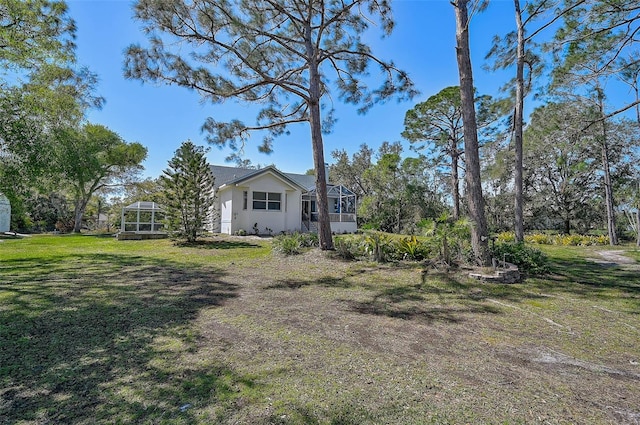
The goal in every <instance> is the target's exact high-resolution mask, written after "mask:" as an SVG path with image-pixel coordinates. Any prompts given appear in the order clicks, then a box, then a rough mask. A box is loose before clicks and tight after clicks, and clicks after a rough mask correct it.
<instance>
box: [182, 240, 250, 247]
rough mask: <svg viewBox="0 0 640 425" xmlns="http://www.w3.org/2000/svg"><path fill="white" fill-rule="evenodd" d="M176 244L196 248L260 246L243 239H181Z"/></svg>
mask: <svg viewBox="0 0 640 425" xmlns="http://www.w3.org/2000/svg"><path fill="white" fill-rule="evenodd" d="M176 246H179V247H181V248H197V249H240V248H262V246H261V245H259V244H255V243H250V242H243V241H225V240H223V241H210V240H201V241H194V242H186V241H181V242H177V243H176Z"/></svg>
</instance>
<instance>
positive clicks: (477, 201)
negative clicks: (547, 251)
mask: <svg viewBox="0 0 640 425" xmlns="http://www.w3.org/2000/svg"><path fill="white" fill-rule="evenodd" d="M467 3H468V0H455V1H453V2H452V5H453V7H454V10H455V15H456V44H457V45H456V56H457V59H458V72H459V74H460V98H461V101H462V121H463V124H464V154H465V164H466V175H465V179H466V183H467V200H468V203H469V215H470V217H471V220H472V222H473V225H472V228H471V246H472V247H473V253H474V255H475V257H476V262H477V263H478V265H482V266H488V265H490V264H491V254H490V251H489V242H488V239H489V238H488V236H487V221H486V218H485V214H484V199H483V197H482V182H481V180H480V154H479V150H478V126H477V123H476V111H475V105H474V88H473V71H472V68H471V53H470V49H469V15H468V11H467Z"/></svg>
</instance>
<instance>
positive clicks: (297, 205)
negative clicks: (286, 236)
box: [218, 174, 302, 235]
mask: <svg viewBox="0 0 640 425" xmlns="http://www.w3.org/2000/svg"><path fill="white" fill-rule="evenodd" d="M245 191H246V192H247V205H246V207H247V208H246V209H245V208H244V194H243V192H245ZM254 192H265V193H279V194H280V210H278V211H275V210H262V209H253V193H254ZM218 198H219V201H220V232H221V233H226V234H233V233H235V232H237V231H238V230H240V229H243V230H245V231H246V232H247V233H249V234H251V233H254V227H256V228H257V229H258V233H260V234H267V233H272V234H274V235H275V234H278V233H280V232H283V231H286V232H293V231H296V230H297V231H299V230H300V222H301V215H302V192H301V191H300V190H299V189H294V188H293V187H292V186H290V185H289V184H287V183H285V182H283V181H282V180H281V179H279V178H277V177H274V176H273V175H271V174H264V175H261V176H258V177H256V178H255V179H252V180H250V181H248V182H245V183H244V184H242V185H237V186H231V187H228V188H224V189H223V190H221V191H219V193H218Z"/></svg>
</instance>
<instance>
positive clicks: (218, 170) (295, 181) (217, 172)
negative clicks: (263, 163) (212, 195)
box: [211, 165, 314, 190]
mask: <svg viewBox="0 0 640 425" xmlns="http://www.w3.org/2000/svg"><path fill="white" fill-rule="evenodd" d="M211 172H212V173H213V176H214V177H215V183H214V185H215V188H216V189H218V188H220V187H222V186H231V185H235V184H239V183H242V182H243V181H247V180H250V179H252V178H254V177H258V176H259V175H261V174H265V173H269V172H270V173H273V174H275V175H276V176H277V177H279V178H281V179H282V180H284V181H285V182H287V183H288V184H290V185H292V186H295V187H298V188H300V189H302V190H308V186H307V179H305V177H307V176H305V175H304V174H291V173H283V172H282V171H280V170H278V169H277V168H276V167H275V166H273V165H270V166H268V167H265V168H260V169H250V168H236V167H224V166H220V165H212V166H211ZM310 177H311V178H312V179H313V178H314V177H313V176H310Z"/></svg>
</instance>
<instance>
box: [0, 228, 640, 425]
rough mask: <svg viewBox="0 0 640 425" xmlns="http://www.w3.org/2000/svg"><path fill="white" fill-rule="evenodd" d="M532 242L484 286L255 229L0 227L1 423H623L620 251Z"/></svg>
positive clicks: (633, 290) (639, 271) (626, 284)
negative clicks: (532, 247) (529, 257)
mask: <svg viewBox="0 0 640 425" xmlns="http://www.w3.org/2000/svg"><path fill="white" fill-rule="evenodd" d="M544 249H545V250H546V251H547V253H548V254H549V255H550V257H551V259H552V273H550V274H549V275H548V276H545V277H544V278H535V279H528V280H527V281H526V282H525V283H523V284H516V285H496V284H486V283H481V282H478V281H474V280H470V279H468V278H467V277H466V276H465V274H464V273H459V274H443V273H437V272H434V271H429V272H427V273H423V271H422V269H421V268H420V267H419V266H418V265H411V264H401V265H392V264H384V265H378V264H373V263H364V262H352V263H349V262H342V261H339V260H336V259H332V258H330V257H328V256H326V255H325V254H323V253H321V252H318V251H311V252H309V253H307V254H304V255H299V256H294V257H287V258H282V257H277V256H273V255H272V254H271V249H270V245H269V242H268V241H265V240H261V239H257V238H235V239H223V238H216V239H213V240H210V241H208V242H207V243H203V244H198V245H195V246H174V245H173V244H172V243H171V241H169V240H155V241H127V242H118V241H116V240H114V239H113V238H101V237H95V236H34V237H30V238H24V239H19V240H9V239H5V240H2V241H0V423H2V424H5V423H7V424H46V423H51V424H67V423H73V424H96V423H105V424H107V423H108V424H129V423H148V424H214V423H217V424H265V425H266V424H354V425H355V424H448V423H450V424H461V423H478V424H492V423H495V424H517V423H523V424H524V423H548V424H577V423H582V424H600V423H602V424H608V423H610V424H621V423H622V424H625V423H627V424H634V423H640V407H639V406H640V268H639V266H638V263H635V264H620V265H618V264H613V263H611V262H607V261H602V257H601V256H600V254H599V253H598V251H602V250H610V248H609V247H589V248H579V247H574V248H567V247H546V248H544ZM617 249H623V248H617ZM626 250H627V251H628V256H629V258H634V259H635V260H636V261H637V260H640V255H639V254H638V251H637V250H634V249H633V248H627V249H626Z"/></svg>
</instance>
